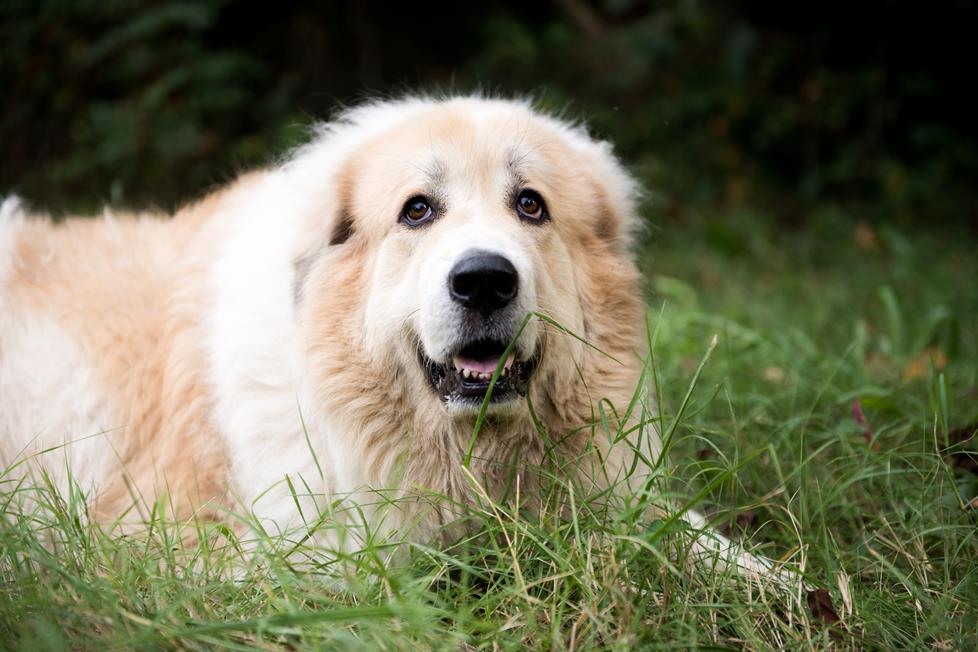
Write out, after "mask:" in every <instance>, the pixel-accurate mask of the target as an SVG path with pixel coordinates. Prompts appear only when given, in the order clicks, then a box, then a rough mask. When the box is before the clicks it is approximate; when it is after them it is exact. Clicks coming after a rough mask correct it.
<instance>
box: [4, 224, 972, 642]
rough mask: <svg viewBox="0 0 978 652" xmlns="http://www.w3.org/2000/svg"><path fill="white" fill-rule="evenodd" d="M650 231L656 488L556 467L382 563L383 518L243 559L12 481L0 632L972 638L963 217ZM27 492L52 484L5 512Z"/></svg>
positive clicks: (117, 637)
mask: <svg viewBox="0 0 978 652" xmlns="http://www.w3.org/2000/svg"><path fill="white" fill-rule="evenodd" d="M645 241H646V242H645V244H644V245H643V247H642V248H641V250H640V251H639V253H638V259H639V262H640V267H641V268H642V271H643V273H644V275H645V278H646V280H647V283H646V287H647V292H648V300H649V332H650V337H651V338H652V339H653V341H654V349H653V351H654V355H653V358H652V364H651V366H650V385H651V386H652V387H653V390H652V391H653V394H659V395H660V403H661V405H660V410H661V417H660V420H661V425H660V430H661V431H662V432H664V433H672V434H673V436H672V438H671V440H670V446H669V454H668V466H667V467H666V468H664V472H663V474H662V476H661V477H660V478H659V479H658V480H657V482H656V485H655V487H654V488H655V496H654V497H650V496H648V495H642V496H636V497H635V498H634V499H633V500H630V501H628V502H627V503H626V504H625V505H620V504H619V505H607V504H605V503H604V502H603V501H601V500H600V499H598V498H591V497H588V496H581V495H578V494H576V493H575V492H573V491H568V490H566V489H567V488H566V487H561V486H560V483H559V482H557V483H555V485H556V486H555V488H554V491H553V493H552V495H551V496H550V500H549V501H547V502H546V504H545V507H544V509H542V510H541V513H539V514H536V515H534V514H530V513H519V512H514V510H513V509H512V508H510V507H508V506H506V505H490V504H483V506H482V508H481V509H475V510H474V511H473V514H472V518H473V519H475V520H477V521H478V520H481V524H480V526H481V531H480V533H479V536H478V537H474V538H472V539H469V540H467V541H464V542H462V543H461V544H459V545H458V546H457V547H455V548H451V549H448V550H439V549H433V548H426V547H421V546H416V547H413V548H412V549H411V550H410V551H409V552H408V553H407V554H402V555H400V556H398V557H397V560H398V561H397V562H396V563H393V564H385V563H384V562H383V559H384V557H385V553H386V548H385V542H383V541H378V542H375V543H371V544H369V545H366V546H365V547H364V549H363V550H362V551H358V552H357V553H355V554H350V555H348V556H346V557H344V558H343V559H340V560H336V559H332V558H329V557H328V556H325V555H319V556H318V557H317V556H315V551H310V552H312V553H313V555H314V557H315V558H317V559H318V560H319V561H320V562H322V563H321V564H320V565H319V566H312V567H310V566H302V567H294V566H293V565H290V564H289V563H287V562H286V561H285V557H284V555H283V554H282V549H283V548H284V547H286V546H284V545H276V544H281V543H282V542H276V541H275V540H273V539H271V538H266V539H264V540H263V541H262V543H263V544H265V545H264V547H265V548H268V552H266V553H261V554H259V555H258V556H257V557H256V558H254V559H251V558H249V559H250V562H245V561H242V557H241V555H240V554H239V553H238V551H237V543H238V542H237V541H236V540H235V539H234V538H233V537H230V539H231V542H230V543H229V542H228V539H229V537H228V536H227V535H228V532H227V531H222V530H221V529H220V528H215V527H214V526H207V525H199V526H198V527H199V528H200V530H199V532H197V536H196V537H194V538H195V539H197V540H198V543H190V544H184V545H181V544H180V540H181V539H182V538H186V534H187V532H186V530H179V528H178V526H176V525H174V524H172V523H167V522H164V521H163V520H161V519H154V520H153V522H152V523H150V524H149V525H148V528H149V530H150V531H149V532H148V533H146V534H142V535H139V536H121V535H120V534H119V533H118V532H113V531H103V530H101V529H99V528H98V527H96V526H93V525H91V524H90V523H89V522H88V521H87V519H86V518H85V515H84V508H83V507H82V504H81V501H80V500H79V497H78V496H74V495H69V496H57V495H55V494H54V493H53V492H52V491H51V490H49V489H46V488H44V487H39V488H28V487H23V486H19V487H18V486H13V485H12V483H11V482H9V481H7V482H5V483H4V484H3V485H2V487H3V488H2V493H0V500H2V501H3V503H4V512H5V518H3V519H2V521H0V576H2V584H0V592H2V595H0V647H2V648H9V649H24V650H60V649H100V650H103V649H118V648H125V649H156V648H159V647H167V648H176V649H215V648H220V647H226V648H231V649H252V648H259V649H284V650H293V649H300V650H305V649H319V648H333V649H344V650H350V649H366V650H374V649H412V650H417V649H423V650H426V649H450V650H457V649H462V650H476V649H478V650H482V649H485V650H495V649H520V650H522V649H527V648H529V649H567V648H573V649H622V650H624V649H636V648H660V647H663V648H680V649H685V648H691V647H705V648H711V649H727V648H734V649H737V648H748V649H769V648H777V649H782V648H790V649H810V648H811V649H826V648H838V649H894V648H915V647H920V648H931V649H933V648H937V649H962V648H964V649H969V648H970V649H975V648H978V633H976V632H978V536H976V534H978V527H976V526H978V502H976V501H978V439H976V438H975V437H974V434H973V431H974V430H975V429H976V427H978V426H976V425H975V424H978V291H976V289H975V282H976V279H978V257H976V256H975V236H974V234H973V233H972V234H970V235H969V234H960V233H951V232H938V231H937V230H931V231H927V232H920V231H912V230H909V229H901V228H900V227H896V226H893V225H878V226H871V225H869V224H862V223H859V222H858V221H856V220H853V219H851V218H849V217H846V216H842V215H839V214H838V213H836V212H832V211H828V210H827V211H824V212H823V213H821V214H819V215H816V216H814V217H812V218H811V219H809V220H808V221H807V222H806V223H805V224H804V225H798V226H795V227H791V228H788V229H785V228H784V227H783V225H782V226H781V227H780V228H775V227H774V224H773V221H772V220H770V219H767V218H765V217H764V216H759V215H756V214H752V213H750V212H747V211H744V212H730V211H726V212H723V213H721V214H716V215H708V216H704V215H699V216H697V215H693V216H687V217H685V218H683V219H682V220H680V221H669V220H665V219H662V220H659V221H658V224H657V226H656V227H655V228H653V229H651V230H650V232H649V233H647V234H646V235H645ZM714 336H716V338H717V345H716V347H715V348H711V346H710V343H711V341H712V339H713V337H714ZM655 381H657V382H655ZM687 397H688V400H687ZM619 407H622V406H619ZM599 421H600V419H599ZM602 427H603V423H599V424H598V426H597V428H598V429H599V430H600V428H602ZM27 494H31V495H32V496H33V497H34V499H35V500H39V501H40V502H41V503H43V504H46V505H47V508H46V509H44V510H41V511H40V512H38V513H36V514H25V513H22V512H21V511H20V510H19V509H18V507H17V505H18V503H19V502H20V499H21V498H22V497H24V496H25V495H27ZM652 500H654V501H656V502H657V504H659V505H672V506H673V507H674V508H685V507H693V508H695V509H697V510H698V511H701V512H704V513H706V514H708V515H709V516H710V518H711V519H712V521H713V523H714V525H715V526H716V527H717V528H719V529H720V530H721V531H724V532H727V533H729V534H730V536H732V537H734V538H736V539H739V540H742V541H743V542H744V543H745V545H747V546H748V547H751V548H752V549H755V550H756V552H758V553H760V554H764V555H767V556H768V557H770V558H772V559H775V560H783V561H785V562H787V563H788V564H790V565H793V566H794V567H800V568H801V569H802V571H803V574H804V576H805V578H806V579H807V582H808V583H809V584H810V585H811V586H812V587H813V588H819V589H823V590H822V591H808V590H803V589H802V588H800V587H798V586H796V587H795V588H794V589H791V590H777V589H772V588H770V587H768V588H762V587H759V586H758V585H757V584H755V583H752V582H749V581H746V580H744V579H738V578H737V577H735V576H733V575H732V574H731V573H730V572H729V571H727V572H723V571H713V570H711V569H710V567H709V565H704V564H694V563H689V560H688V559H687V557H688V544H689V541H690V539H691V535H690V533H689V531H688V528H687V527H685V526H684V525H683V522H682V521H681V520H679V519H674V518H668V517H664V518H657V519H653V518H651V517H649V516H648V513H649V511H648V510H647V509H645V507H647V504H648V502H649V501H652ZM560 505H563V506H565V507H566V506H571V508H570V509H566V508H561V507H560ZM249 564H250V565H249ZM246 566H247V568H246ZM338 574H342V575H343V576H344V577H345V579H343V580H342V581H338V580H337V576H338Z"/></svg>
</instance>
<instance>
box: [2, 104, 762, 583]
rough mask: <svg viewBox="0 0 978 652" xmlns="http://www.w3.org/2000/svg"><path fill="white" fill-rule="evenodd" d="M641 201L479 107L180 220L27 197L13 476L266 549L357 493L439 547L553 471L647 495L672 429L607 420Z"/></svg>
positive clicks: (609, 172)
mask: <svg viewBox="0 0 978 652" xmlns="http://www.w3.org/2000/svg"><path fill="white" fill-rule="evenodd" d="M636 190H637V188H636V184H635V183H634V182H633V180H632V179H631V178H630V177H629V175H628V174H627V173H626V172H625V170H624V169H623V167H622V165H621V164H620V163H619V161H618V160H617V159H616V158H615V156H614V155H613V153H612V149H611V147H610V146H609V145H608V144H607V143H604V142H599V141H597V140H594V139H592V138H591V137H590V136H589V135H588V134H587V132H586V131H585V130H584V129H583V128H581V127H579V126H574V125H571V124H568V123H566V122H563V121H561V120H558V119H555V118H552V117H548V116H545V115H542V114H540V113H538V112H535V111H534V110H533V109H532V108H531V107H530V106H529V105H528V104H526V103H523V102H513V101H503V100H497V99H485V98H477V97H461V98H452V99H447V100H433V99H426V98H411V99H404V100H400V101H381V102H374V103H368V104H365V105H362V106H359V107H357V108H354V109H352V110H349V111H347V112H346V113H344V114H342V115H341V116H340V117H339V118H338V119H337V120H335V121H334V122H331V123H329V124H327V125H324V126H322V127H321V128H320V129H319V131H318V134H317V136H316V137H315V138H314V139H313V141H312V142H311V143H310V144H308V145H306V146H304V147H302V148H301V149H299V150H298V151H297V152H295V153H294V154H293V155H292V156H291V157H290V158H288V159H287V160H285V161H284V162H282V163H281V164H280V165H278V166H276V167H273V168H271V169H267V170H262V171H258V172H253V173H250V174H247V175H245V176H243V177H241V178H240V179H238V180H237V181H235V182H234V183H232V184H231V185H229V186H228V187H226V188H224V189H222V190H219V191H217V192H215V193H213V194H211V195H209V196H207V197H205V198H204V199H202V200H201V201H198V202H197V203H195V204H192V205H190V206H188V207H186V208H184V209H182V210H180V211H179V212H177V213H176V215H174V216H172V217H171V216H163V215H151V214H139V215H122V214H113V213H110V212H106V214H105V215H104V216H103V217H101V218H100V219H68V220H65V221H62V222H60V223H54V222H52V221H51V220H49V219H46V218H44V217H40V216H31V215H29V214H27V212H26V211H25V210H24V209H23V208H21V207H20V205H19V204H18V203H17V202H16V200H7V201H6V202H5V203H4V204H3V207H2V212H0V454H2V462H3V464H4V465H5V466H6V467H9V468H8V472H7V476H6V479H8V480H9V479H10V478H12V477H15V476H17V475H18V474H20V475H25V474H35V473H37V471H38V470H40V469H43V470H44V471H45V472H46V473H47V474H48V475H49V477H51V478H53V479H54V481H55V482H56V483H61V488H62V489H63V490H64V489H66V488H67V484H66V483H67V482H68V478H69V474H70V477H72V478H74V479H75V480H76V481H77V482H78V483H79V486H80V487H82V488H83V489H84V490H85V491H86V492H87V495H88V496H89V499H90V501H91V506H92V512H93V513H94V514H96V515H97V516H98V517H100V518H104V519H114V518H117V517H120V515H122V514H126V513H128V514H130V515H131V514H133V513H139V512H140V511H141V510H144V509H145V505H146V504H147V503H150V502H152V501H154V500H158V499H163V501H164V502H165V503H166V504H167V505H168V506H171V507H172V508H174V509H175V510H176V512H177V513H178V514H182V515H191V514H195V513H200V512H201V510H208V509H213V508H215V507H220V508H221V509H225V508H229V509H235V510H244V511H246V512H249V513H254V514H255V515H256V516H257V517H258V518H259V519H260V520H261V521H262V523H263V525H264V526H265V527H266V528H267V529H271V530H272V531H288V530H290V529H294V528H301V527H303V525H304V524H307V523H308V521H309V519H310V514H322V513H324V510H328V509H329V508H328V506H329V505H333V504H335V503H336V500H337V498H338V497H342V499H343V500H345V501H348V502H350V503H353V504H356V505H357V506H358V512H357V513H358V514H360V515H361V517H362V518H363V519H365V520H366V522H367V523H368V524H369V525H370V526H371V527H372V528H374V529H375V530H386V531H391V530H399V531H403V532H406V533H407V536H409V537H410V538H412V539H427V540H430V539H431V538H432V537H438V536H441V535H443V534H444V533H445V532H447V531H450V528H449V529H446V527H445V526H446V524H448V523H450V522H451V521H452V519H453V518H454V517H455V516H456V514H455V512H454V510H453V509H452V508H451V507H449V506H450V505H453V504H456V505H460V504H466V503H471V502H472V500H473V499H474V497H475V496H476V494H479V495H484V496H487V497H492V498H495V497H499V496H502V495H503V494H504V493H505V492H507V491H510V490H511V488H512V487H513V486H514V482H515V484H516V485H517V486H518V487H519V491H520V492H521V493H522V494H523V495H532V494H533V489H534V485H535V483H536V482H537V480H536V478H537V477H538V476H537V474H535V473H533V472H532V469H534V468H538V467H540V466H541V465H543V464H544V462H545V458H546V457H547V456H549V455H552V456H554V457H555V458H557V459H560V460H562V462H563V466H562V468H563V469H564V472H565V473H572V474H575V475H576V476H577V478H576V479H575V480H576V481H580V482H581V483H583V484H584V485H585V486H587V487H592V488H594V487H596V488H598V489H602V488H605V487H609V486H616V487H617V486H623V485H628V481H631V483H632V487H633V488H634V487H635V483H636V482H637V483H639V484H640V483H641V482H642V481H643V479H644V477H645V475H646V474H647V473H648V471H649V469H648V465H647V461H648V460H654V459H655V458H656V456H657V454H658V452H659V451H658V448H659V444H658V441H657V438H656V435H655V433H654V432H653V430H652V428H651V427H633V428H628V427H626V426H627V425H628V424H625V425H624V426H623V425H622V424H613V426H614V427H615V428H616V429H618V430H621V431H625V432H628V431H631V434H630V435H629V436H627V437H608V436H607V435H606V434H604V430H601V429H595V428H593V427H590V425H591V424H593V423H594V422H595V419H596V417H595V414H596V413H597V407H598V403H599V401H606V404H611V405H613V406H616V407H617V408H618V412H617V415H619V418H624V417H622V416H621V415H624V414H625V408H626V407H627V406H628V405H629V403H630V401H632V399H633V396H635V393H636V388H637V387H639V386H640V384H641V383H642V377H643V361H644V360H645V357H646V352H645V340H646V338H645V331H644V327H643V314H644V308H643V304H642V301H641V298H640V292H639V286H638V274H637V272H636V268H635V266H634V264H633V262H632V260H631V259H630V256H629V247H630V245H631V241H632V233H633V231H634V228H635V226H636V222H637V217H636V206H635V202H636ZM490 389H491V393H490ZM487 393H490V397H489V399H488V401H487V400H486V396H487ZM486 402H487V406H486V407H485V409H484V410H483V404H484V403H486ZM480 414H481V416H480ZM611 414H614V413H611ZM633 414H634V413H633ZM632 419H633V421H635V420H637V418H636V417H635V416H633V417H632ZM477 421H478V422H479V423H478V424H477ZM541 424H542V427H543V428H545V432H546V433H548V436H547V437H546V438H545V437H543V436H541ZM11 469H13V470H11ZM379 490H383V491H389V492H393V493H394V494H395V495H397V496H401V497H409V496H412V495H413V496H418V498H417V499H414V500H407V501H396V503H395V505H396V507H393V508H392V507H390V505H387V507H386V508H381V507H379V506H378V503H381V502H383V501H378V500H377V499H376V496H375V495H374V492H375V491H379ZM435 494H437V495H442V496H446V497H447V498H448V500H444V501H432V500H428V499H425V498H423V496H424V495H429V496H430V495H435ZM134 505H135V509H134ZM215 511H220V510H215ZM143 513H144V512H143ZM691 519H692V520H693V521H694V523H695V524H698V523H699V518H698V517H696V516H695V515H694V516H693V517H691ZM708 538H709V540H710V541H713V542H719V543H718V544H717V545H719V546H720V547H721V548H722V549H725V548H724V547H725V546H726V543H725V542H723V541H722V540H721V539H720V538H719V537H708ZM708 547H709V546H708ZM713 547H714V548H716V546H713ZM741 561H743V562H744V564H745V565H747V566H751V567H754V566H755V563H754V562H755V561H756V560H752V559H751V558H748V557H746V556H744V557H742V558H741Z"/></svg>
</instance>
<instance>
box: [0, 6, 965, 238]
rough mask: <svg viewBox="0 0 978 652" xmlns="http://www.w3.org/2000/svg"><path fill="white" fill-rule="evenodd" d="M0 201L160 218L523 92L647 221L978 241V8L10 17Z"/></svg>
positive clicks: (253, 9) (49, 10)
mask: <svg viewBox="0 0 978 652" xmlns="http://www.w3.org/2000/svg"><path fill="white" fill-rule="evenodd" d="M0 7H2V8H0V88H2V89H3V93H2V99H0V102H2V106H3V111H2V117H0V193H4V194H6V193H9V192H17V193H19V194H21V195H23V196H24V197H26V198H27V199H28V200H30V201H31V202H32V203H34V204H35V205H37V206H40V207H43V208H48V209H51V210H53V211H56V212H61V211H66V210H72V211H91V210H95V209H96V208H97V207H98V206H99V205H100V204H103V203H106V202H111V203H113V204H116V205H124V206H131V207H145V206H157V207H164V208H172V207H174V206H176V205H178V204H179V203H181V202H183V201H185V200H187V199H189V198H192V197H195V196H198V195H200V194H201V193H203V192H204V191H206V190H207V189H208V188H210V187H212V186H213V185H214V184H217V183H221V182H223V181H226V180H227V179H228V178H230V177H231V176H233V175H234V174H236V173H237V172H239V171H240V170H242V169H244V168H248V167H252V166H255V165H259V164H263V163H268V162H270V161H273V160H274V158H275V156H276V155H277V154H279V153H281V152H282V151H284V150H285V149H286V148H287V147H289V146H291V145H294V144H295V143H297V142H301V140H302V139H303V138H304V137H305V133H306V132H305V129H304V127H305V126H306V125H308V124H309V123H310V122H311V121H312V120H315V119H325V118H328V117H329V115H330V114H331V112H333V111H335V110H336V109H337V108H338V107H340V106H342V105H344V104H348V103H351V102H355V101H356V100H357V99H359V98H363V97H368V96H376V95H398V94H401V93H404V92H410V91H436V92H440V91H462V92H465V91H471V90H474V89H483V90H485V91H489V92H494V93H503V94H521V95H527V94H529V95H532V96H533V97H535V98H537V99H538V100H539V102H540V103H541V104H542V105H543V106H544V107H546V108H550V109H554V110H559V111H563V112H565V114H566V115H569V116H573V117H576V116H580V117H584V118H586V119H587V120H588V121H589V122H590V124H591V125H592V127H593V130H594V131H595V133H596V134H598V135H600V136H602V137H606V138H610V139H611V140H613V141H614V143H615V144H616V146H617V148H618V151H619V152H620V153H621V154H622V155H623V156H624V157H625V158H626V160H627V161H628V163H629V165H630V166H631V168H632V169H633V170H634V171H635V172H636V174H637V175H638V176H639V177H640V178H641V179H642V180H643V181H644V182H645V183H646V185H647V186H648V187H649V188H650V189H651V190H652V193H651V200H650V205H649V207H648V213H649V215H650V217H651V219H652V220H653V221H654V222H656V223H659V224H668V223H670V221H681V220H683V219H684V216H688V215H690V214H691V213H695V212H702V211H710V210H713V209H717V210H720V211H723V210H728V209H730V208H731V207H733V208H737V207H741V206H749V207H753V208H754V209H756V210H759V211H762V212H764V213H765V214H767V215H770V216H772V217H773V218H774V219H776V220H777V221H778V222H780V223H781V224H783V225H785V226H786V227H787V226H794V225H799V224H801V225H804V224H810V223H812V221H817V220H818V215H819V214H821V213H822V212H824V210H823V209H824V208H825V207H827V206H828V207H831V209H832V211H833V212H834V214H836V215H838V214H840V213H842V214H845V215H848V216H850V217H851V218H852V219H853V220H855V221H859V222H867V223H870V224H872V223H878V222H885V223H896V224H900V225H906V226H917V225H927V226H929V225H942V226H951V227H953V228H955V229H956V230H957V229H964V230H967V231H969V232H970V233H972V234H974V233H976V232H978V189H976V185H978V184H976V182H978V138H976V136H978V133H976V131H978V129H976V116H978V106H976V102H975V99H974V98H975V96H976V95H978V93H975V89H974V88H973V87H974V85H975V80H976V79H978V75H976V73H975V70H974V68H975V65H976V63H978V46H976V41H978V3H976V2H966V1H946V2H937V3H928V4H926V5H924V4H921V3H906V2H872V3H862V2H852V1H850V2H846V3H833V2H819V3H785V2H773V1H772V2H746V1H743V2H737V1H734V2H725V3H705V2H704V3H698V2H659V3H650V2H636V1H632V0H606V1H604V2H587V1H585V0H557V1H555V2H551V3H518V2H501V1H496V2H488V3H485V4H481V5H477V4H476V3H447V4H441V3H439V4H435V3H431V4H424V3H421V4H413V5H409V4H407V3H386V2H357V3H339V2H319V3H310V2H293V1H291V0H279V1H278V2H274V3H254V4H251V3H241V2H232V1H230V0H199V1H193V2H178V1H160V2H120V1H116V0H98V1H96V0H76V1H64V0H36V1H26V2H25V1H19V0H5V1H4V2H2V4H0Z"/></svg>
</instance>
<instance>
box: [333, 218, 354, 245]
mask: <svg viewBox="0 0 978 652" xmlns="http://www.w3.org/2000/svg"><path fill="white" fill-rule="evenodd" d="M352 235H353V216H352V215H350V212H349V211H347V210H345V209H344V210H342V211H341V212H340V214H339V215H338V216H337V218H336V223H335V224H333V232H332V233H331V234H330V236H329V246H330V247H332V246H334V245H341V244H343V243H344V242H346V241H347V240H349V239H350V236H352Z"/></svg>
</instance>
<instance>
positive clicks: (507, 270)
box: [448, 251, 519, 314]
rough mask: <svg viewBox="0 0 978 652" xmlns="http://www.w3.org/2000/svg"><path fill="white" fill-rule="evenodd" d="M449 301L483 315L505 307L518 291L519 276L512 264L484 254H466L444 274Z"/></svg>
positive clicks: (476, 252)
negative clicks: (446, 279) (450, 297)
mask: <svg viewBox="0 0 978 652" xmlns="http://www.w3.org/2000/svg"><path fill="white" fill-rule="evenodd" d="M448 289H449V293H450V294H451V295H452V299H454V300H455V301H456V302H458V303H460V304H462V305H463V306H465V307H466V308H469V309H470V310H478V311H480V312H482V313H484V314H486V313H489V312H492V311H493V310H498V309H500V308H503V307H505V306H506V305H507V304H509V303H510V302H511V301H512V300H513V299H514V298H515V297H516V293H517V292H518V290H519V275H518V274H517V273H516V268H515V267H513V263H511V262H509V260H507V259H506V258H504V257H503V256H500V255H499V254H493V253H489V252H485V251H472V252H468V253H466V254H465V255H464V256H463V257H462V258H461V259H460V260H459V261H458V262H457V263H455V266H454V267H453V268H452V271H451V272H450V273H449V275H448Z"/></svg>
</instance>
